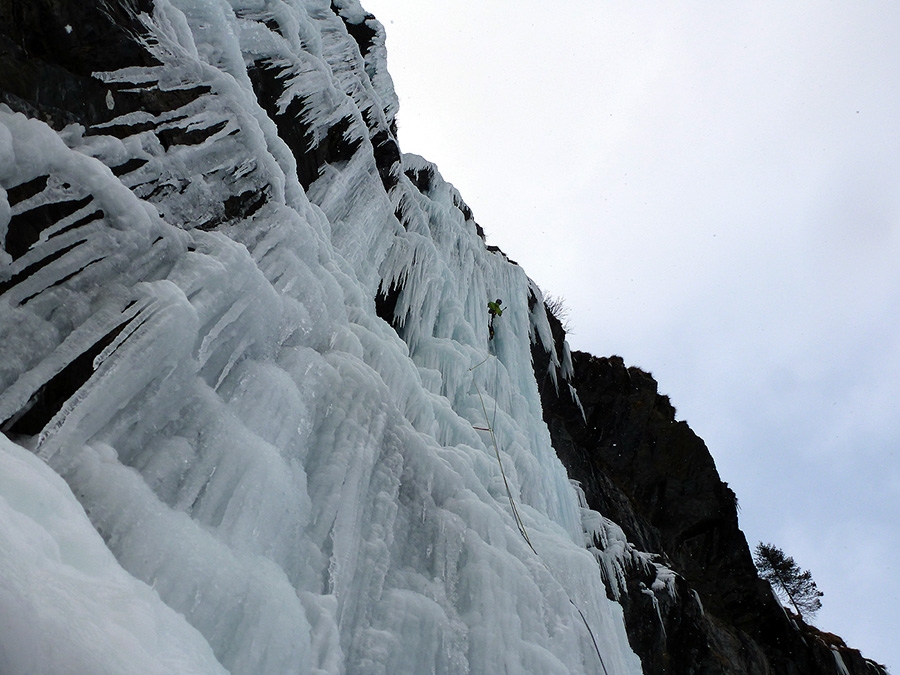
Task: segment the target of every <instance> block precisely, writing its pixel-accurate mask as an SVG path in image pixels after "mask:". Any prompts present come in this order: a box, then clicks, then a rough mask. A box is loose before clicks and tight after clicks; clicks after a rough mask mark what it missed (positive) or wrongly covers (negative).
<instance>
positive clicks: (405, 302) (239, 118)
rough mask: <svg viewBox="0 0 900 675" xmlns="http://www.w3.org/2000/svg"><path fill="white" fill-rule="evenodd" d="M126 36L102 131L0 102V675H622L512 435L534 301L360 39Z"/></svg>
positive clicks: (535, 423) (554, 488)
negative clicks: (482, 234) (128, 57)
mask: <svg viewBox="0 0 900 675" xmlns="http://www.w3.org/2000/svg"><path fill="white" fill-rule="evenodd" d="M140 20H141V22H142V23H143V26H144V28H145V31H144V38H143V39H144V40H145V48H146V49H147V50H148V51H149V53H150V54H151V55H152V57H153V60H154V63H153V64H151V65H145V66H129V67H126V68H119V69H117V68H115V67H112V66H111V67H110V68H109V69H108V70H106V71H104V72H98V73H96V74H95V79H97V80H99V81H101V82H102V83H103V85H104V86H105V87H106V88H107V93H106V98H105V101H106V104H107V106H108V108H109V111H110V114H109V118H108V119H106V120H104V121H101V122H98V123H96V124H93V125H88V126H84V125H79V124H72V125H69V126H67V127H66V128H64V129H62V130H61V131H55V130H53V129H52V128H51V127H49V126H47V125H46V124H45V123H44V122H41V121H38V120H36V119H28V118H26V116H24V115H22V114H20V113H14V112H12V111H11V110H10V109H9V108H7V107H5V106H0V188H2V189H0V240H2V241H4V242H5V245H4V249H3V251H2V252H0V256H2V264H3V267H2V269H0V292H2V298H0V332H2V335H0V423H2V428H3V431H4V433H5V434H6V435H7V436H8V437H9V438H10V439H12V440H14V441H16V442H17V443H18V444H19V445H21V446H24V447H25V448H27V449H28V450H31V451H32V453H33V454H29V453H28V452H25V451H24V450H22V449H21V448H19V447H16V446H14V445H12V444H11V443H9V442H8V441H7V440H6V439H0V462H2V469H0V566H2V569H3V574H0V672H3V673H13V674H14V673H20V672H38V671H40V672H75V671H78V672H92V673H122V672H135V673H138V672H140V673H147V672H160V673H162V672H166V673H179V672H184V673H189V672H190V673H195V672H209V673H215V672H222V671H223V668H224V669H226V670H228V671H230V672H232V673H235V674H237V673H247V674H251V673H252V674H255V675H262V674H265V673H271V674H273V675H275V674H277V675H283V674H284V673H329V674H338V673H390V674H393V673H425V672H434V673H448V674H449V673H460V674H461V673H502V672H510V673H513V672H515V673H596V672H600V670H601V666H600V664H599V662H598V655H597V651H596V650H595V644H594V641H596V647H597V648H599V652H600V654H602V659H603V662H604V666H605V668H606V669H607V672H609V673H611V674H612V673H638V672H640V663H639V662H638V659H637V657H635V656H634V654H633V653H632V652H631V650H630V649H629V647H628V644H627V640H626V637H625V633H624V626H623V623H622V619H621V611H620V608H619V607H618V606H617V605H615V604H614V603H611V602H609V601H608V600H607V599H606V597H605V592H604V587H603V583H602V581H601V574H600V570H599V568H598V565H597V562H596V561H595V559H594V558H593V556H592V555H591V553H590V552H588V551H587V550H586V549H585V547H584V541H583V537H584V535H583V530H582V522H581V509H580V508H579V504H578V498H577V495H576V492H575V490H574V489H573V488H572V486H571V485H570V483H569V481H568V480H567V477H566V475H565V471H564V470H563V468H562V466H561V465H560V463H559V462H558V460H557V458H556V456H555V454H554V452H553V450H552V448H551V446H550V438H549V434H548V432H547V430H546V427H545V425H544V424H543V422H542V418H541V409H540V399H539V396H538V391H537V387H536V384H535V381H534V376H533V374H532V369H531V351H530V349H531V344H532V342H533V341H540V343H541V344H542V345H544V346H545V348H546V349H548V350H553V349H554V347H553V343H552V339H551V337H550V330H549V327H548V325H547V320H546V316H545V315H544V314H543V311H542V309H540V308H541V307H542V303H541V302H540V291H539V290H538V289H537V288H536V287H535V286H534V285H533V284H532V283H531V282H530V280H529V279H528V278H527V277H526V275H525V273H524V272H523V271H522V270H521V269H520V268H519V267H518V266H516V265H514V264H511V263H510V262H509V261H507V260H506V259H505V257H503V256H502V255H499V254H496V253H492V252H490V251H488V250H487V248H486V247H485V246H484V242H483V241H482V239H481V238H479V236H478V234H477V232H476V226H475V224H474V221H472V219H471V214H470V213H469V212H468V209H467V207H465V205H464V204H463V202H462V200H461V199H460V197H459V195H458V194H457V193H456V191H455V190H454V189H453V188H452V187H451V186H450V185H448V184H447V183H445V182H444V181H443V180H442V179H441V177H440V175H439V174H438V173H437V170H436V169H435V168H434V167H433V166H432V165H429V164H428V163H427V162H425V161H424V160H422V159H421V158H418V157H415V156H409V155H407V156H402V157H401V155H400V154H399V151H398V150H397V147H396V141H395V138H394V133H393V117H394V115H395V113H396V108H397V103H396V98H395V95H394V93H393V89H392V85H391V82H390V78H389V77H388V75H387V71H386V69H385V53H384V40H383V29H382V28H381V26H380V25H379V24H378V23H377V22H375V21H374V19H372V18H371V17H370V16H367V15H366V14H365V13H364V12H363V10H362V9H361V8H360V7H359V6H358V4H356V2H355V0H342V1H338V0H335V2H333V3H331V4H330V5H329V4H328V3H326V2H323V1H321V0H231V2H230V3H229V2H226V1H225V0H156V2H155V5H154V10H153V13H152V15H147V14H145V15H142V16H141V17H140ZM71 28H72V30H73V31H74V32H75V33H76V34H77V31H78V30H79V27H78V26H73V27H71ZM387 295H390V296H391V315H390V316H388V317H387V321H385V320H383V318H381V317H379V315H378V312H377V311H376V298H379V302H381V301H383V298H384V296H387ZM496 297H500V298H502V299H503V301H504V304H505V305H506V307H507V309H506V311H505V312H504V314H503V316H502V318H501V319H498V320H497V321H496V324H495V328H496V337H495V339H494V340H492V341H491V340H489V339H488V314H487V311H486V309H487V308H486V302H487V300H488V299H492V298H496ZM536 307H537V308H538V309H536ZM382 313H383V312H382ZM561 361H563V362H564V361H565V356H564V355H558V356H557V355H556V354H555V353H554V354H553V355H552V358H551V363H553V364H559V363H560V362H561ZM485 429H490V430H492V432H493V433H490V432H487V431H485ZM492 438H493V439H495V440H496V448H495V447H494V441H493V440H492ZM498 455H499V457H500V458H501V459H502V462H503V469H504V470H505V474H506V478H507V479H508V484H509V487H510V491H511V494H512V497H513V498H514V499H515V501H516V505H517V507H518V510H519V513H520V514H521V516H522V519H523V522H524V525H525V527H527V530H528V534H529V537H530V539H531V542H532V543H533V544H534V547H535V549H536V550H537V553H538V554H539V555H535V553H534V552H533V551H532V550H531V548H530V547H529V545H528V544H527V543H526V541H525V540H524V539H523V538H522V536H521V535H520V533H519V530H518V529H517V527H516V524H515V522H514V519H513V514H512V512H511V509H510V502H509V495H508V494H507V489H506V487H505V485H506V483H505V481H504V477H503V475H502V473H501V469H500V465H499V463H498V461H497V456H498ZM38 458H40V460H43V463H42V462H41V461H39V459H38ZM44 463H46V464H47V465H49V467H50V468H52V470H53V471H55V472H56V474H59V476H61V477H62V478H63V479H64V480H65V482H66V483H67V484H68V487H66V486H65V485H64V484H63V483H62V482H61V481H59V480H58V479H57V476H56V475H54V474H53V473H52V472H50V471H49V470H48V469H47V466H45V464H44ZM73 495H74V496H73ZM76 498H77V502H76V501H75V499H76ZM79 504H80V505H79ZM87 518H89V521H90V524H91V525H92V526H93V527H90V526H89V525H88V520H87ZM98 533H99V534H98ZM101 537H102V542H101V539H100V538H101ZM103 543H105V545H106V547H108V550H109V551H111V552H112V554H113V555H114V557H115V558H114V559H113V558H112V557H110V556H109V555H108V553H107V549H106V548H104V546H103ZM123 570H124V571H123ZM126 572H127V574H126ZM573 605H574V607H573ZM576 608H577V609H576ZM173 610H174V611H173ZM582 616H583V617H584V620H582ZM586 626H589V627H590V630H591V631H592V632H593V636H592V635H591V634H590V632H588V629H587V628H586ZM73 664H74V665H73Z"/></svg>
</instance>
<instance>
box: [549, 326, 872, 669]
mask: <svg viewBox="0 0 900 675" xmlns="http://www.w3.org/2000/svg"><path fill="white" fill-rule="evenodd" d="M551 325H552V326H553V330H554V335H555V337H556V340H557V342H559V343H561V342H562V341H563V340H564V331H563V329H562V327H561V325H560V324H559V321H557V320H555V319H554V318H551ZM545 363H546V359H545V358H542V356H541V355H540V354H539V353H536V354H535V364H536V372H541V371H542V370H543V367H544V365H545ZM572 365H573V373H574V374H573V377H572V379H571V384H572V386H573V387H574V388H575V390H576V391H577V393H578V402H576V401H575V399H574V398H573V397H572V396H570V395H568V394H562V395H559V394H557V392H556V390H555V389H554V388H553V387H547V386H545V387H544V388H543V389H542V397H543V401H544V416H545V419H546V421H547V425H548V427H549V429H550V434H551V437H552V438H553V444H554V447H555V448H556V450H557V453H558V455H559V457H560V459H561V460H562V461H563V464H564V465H565V466H566V468H567V469H568V471H569V475H570V476H571V477H572V478H573V479H575V480H577V481H579V482H580V483H581V486H582V488H583V490H584V493H585V498H586V501H587V504H588V506H589V507H590V508H592V509H595V510H597V511H599V512H600V513H602V514H603V515H605V516H607V517H608V518H610V519H611V520H613V521H615V522H616V523H617V524H619V525H620V526H621V527H622V529H623V530H624V532H625V534H626V536H627V538H628V540H629V542H631V543H632V544H633V545H634V546H635V547H636V548H638V549H640V550H642V551H648V552H652V553H654V554H657V555H658V556H659V557H660V559H661V560H662V561H663V562H664V564H665V565H666V566H667V567H669V568H671V570H673V571H674V572H675V573H676V574H677V576H676V578H675V583H674V591H675V592H674V593H671V592H670V590H669V589H662V590H651V586H652V584H653V581H654V575H653V574H648V573H647V571H646V570H642V569H635V568H632V569H631V570H629V575H628V579H627V584H626V586H627V593H626V594H622V595H621V597H620V601H621V603H622V605H623V607H624V609H625V619H626V626H627V627H628V634H629V640H630V641H631V645H632V647H633V648H634V649H635V651H636V652H637V653H638V654H639V655H640V657H641V662H642V665H643V668H644V672H645V673H647V674H648V675H649V674H651V673H652V674H654V675H656V674H660V675H661V674H662V673H704V674H706V673H709V674H713V673H729V674H732V673H733V674H735V675H737V674H738V673H741V674H743V673H748V674H749V673H754V674H755V673H784V674H795V673H796V674H800V673H835V675H839V674H841V673H843V672H844V671H843V670H842V668H846V669H847V672H849V673H853V674H856V673H858V674H860V675H862V674H863V673H867V674H874V673H884V672H885V671H884V669H883V668H882V667H880V666H878V665H877V664H875V663H873V662H871V661H868V660H866V659H863V658H862V656H861V655H860V653H859V652H858V651H856V650H853V649H849V648H847V646H846V645H845V644H844V643H843V642H842V641H841V640H840V639H839V638H836V637H835V636H833V635H828V634H824V633H822V632H820V631H818V630H817V629H816V628H814V627H812V626H808V625H806V624H805V623H804V622H802V621H801V620H800V619H798V618H797V617H793V616H789V615H788V614H787V613H786V612H785V611H784V610H783V609H782V608H781V606H780V605H779V603H778V602H777V600H776V599H775V598H774V596H773V595H772V592H771V590H770V589H769V586H768V583H766V582H764V581H762V580H760V579H759V578H758V576H757V573H756V568H755V566H754V564H753V561H752V557H751V554H750V551H749V548H748V546H747V542H746V539H745V538H744V535H743V533H742V532H741V530H740V529H739V527H738V517H737V504H738V500H737V497H736V495H735V494H734V492H733V491H732V490H731V489H730V488H729V487H728V485H727V484H725V483H723V482H722V481H721V480H720V478H719V475H718V473H717V471H716V467H715V463H714V461H713V458H712V456H711V455H710V453H709V450H708V449H707V448H706V445H705V443H704V442H703V440H702V439H701V438H699V437H698V436H697V435H696V434H695V433H694V432H693V431H692V430H691V429H690V427H689V426H688V425H687V423H685V422H680V421H676V420H675V408H674V407H673V406H672V404H671V402H670V401H669V398H668V396H665V395H662V394H660V393H659V391H658V386H657V383H656V381H655V380H654V379H653V377H652V376H651V375H650V374H649V373H646V372H644V371H642V370H640V369H638V368H634V367H626V366H625V363H624V360H623V359H622V358H621V357H619V356H611V357H608V358H600V357H595V356H592V355H590V354H585V353H582V352H575V353H573V354H572ZM841 664H843V665H841Z"/></svg>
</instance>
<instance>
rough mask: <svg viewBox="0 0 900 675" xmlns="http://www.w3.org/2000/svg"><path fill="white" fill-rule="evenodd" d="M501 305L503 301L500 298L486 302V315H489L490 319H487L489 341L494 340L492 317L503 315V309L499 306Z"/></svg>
mask: <svg viewBox="0 0 900 675" xmlns="http://www.w3.org/2000/svg"><path fill="white" fill-rule="evenodd" d="M501 304H503V301H502V300H501V299H500V298H497V299H496V300H492V301H490V302H488V314H490V315H491V318H490V319H488V331H489V332H490V339H491V340H493V339H494V317H495V316H501V315H502V314H503V308H502V307H501V306H500V305H501Z"/></svg>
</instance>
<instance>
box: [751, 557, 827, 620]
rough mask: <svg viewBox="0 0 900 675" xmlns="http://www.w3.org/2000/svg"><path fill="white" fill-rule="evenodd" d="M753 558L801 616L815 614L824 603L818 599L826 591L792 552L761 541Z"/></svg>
mask: <svg viewBox="0 0 900 675" xmlns="http://www.w3.org/2000/svg"><path fill="white" fill-rule="evenodd" d="M753 562H754V563H756V569H757V570H759V576H760V577H762V578H763V579H765V580H766V581H768V582H769V583H770V584H772V588H773V589H774V590H775V594H776V595H777V596H778V597H779V598H780V599H781V601H782V602H784V601H785V600H786V601H787V602H790V604H791V605H793V606H794V609H795V610H797V614H798V615H799V616H800V618H801V619H804V620H805V618H806V617H807V616H810V617H812V616H813V615H814V614H815V613H816V612H818V611H819V609H821V607H822V601H821V600H819V598H821V597H822V596H823V595H824V593H822V592H821V591H820V590H819V589H818V588H817V587H816V582H815V581H813V579H812V574H811V573H810V571H809V570H801V569H800V566H799V565H797V563H795V562H794V559H793V558H791V557H790V556H786V555H785V554H784V551H782V550H781V549H780V548H778V547H777V546H775V545H773V544H763V543H762V542H760V543H759V544H758V545H757V546H756V551H755V552H754V555H753Z"/></svg>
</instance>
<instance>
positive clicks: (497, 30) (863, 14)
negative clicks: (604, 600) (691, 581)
mask: <svg viewBox="0 0 900 675" xmlns="http://www.w3.org/2000/svg"><path fill="white" fill-rule="evenodd" d="M362 1H363V5H364V6H365V7H366V9H368V10H369V11H371V12H373V13H374V14H375V15H376V16H377V17H378V18H379V19H380V20H381V21H382V23H384V24H385V27H386V29H387V34H388V65H389V69H390V72H391V74H392V76H393V78H394V82H395V87H396V89H397V92H398V94H399V96H400V114H399V116H398V125H399V141H400V146H401V148H402V149H403V151H404V152H414V153H416V154H420V155H423V156H424V157H426V158H428V159H430V160H431V161H433V162H435V163H436V164H437V165H438V167H439V169H440V170H441V173H442V174H443V176H444V177H445V178H446V179H447V180H449V181H450V182H451V183H453V184H454V185H455V186H456V187H457V188H459V190H460V192H461V193H462V196H463V198H464V199H465V200H466V202H467V203H468V204H469V206H470V207H471V208H472V209H473V211H474V213H475V218H476V220H478V222H479V223H480V224H481V225H482V226H483V227H484V229H485V230H486V232H487V236H488V242H489V243H491V244H495V245H497V246H500V248H502V249H503V250H504V251H505V252H506V253H507V254H508V255H509V256H510V257H511V258H512V259H514V260H516V261H518V262H519V263H520V264H522V266H523V267H524V268H525V270H526V272H527V273H528V274H529V276H530V277H532V278H533V279H534V280H535V281H536V282H537V283H538V285H539V286H541V288H543V289H544V291H545V293H551V294H554V295H560V296H563V297H564V298H565V300H566V304H567V305H568V306H569V307H570V311H571V313H570V320H571V323H572V326H573V331H574V334H572V335H570V338H569V341H570V344H572V346H573V348H576V349H581V350H585V351H589V352H591V353H594V354H597V355H609V354H613V353H616V354H620V355H622V356H623V357H624V358H625V361H626V363H628V364H631V365H638V366H640V367H642V368H644V369H645V370H649V371H651V372H652V373H653V374H654V376H655V377H656V379H657V380H658V381H659V383H660V390H661V391H662V392H663V393H667V394H669V395H670V396H671V398H672V402H673V404H674V405H675V406H676V408H677V409H678V417H679V419H684V420H686V421H687V422H688V423H689V424H690V425H691V427H692V428H693V429H694V430H695V431H696V432H697V433H698V434H699V435H700V436H701V437H702V438H704V440H705V441H706V443H707V445H708V446H709V448H710V450H711V452H712V454H713V457H714V458H715V460H716V463H717V465H718V467H719V471H720V473H721V475H722V478H723V480H725V481H727V482H728V483H729V484H730V485H731V486H732V487H733V488H734V489H735V491H736V492H737V494H738V497H739V499H740V504H741V509H742V510H741V527H742V529H743V530H744V533H745V534H746V535H747V539H748V542H749V543H750V545H751V547H752V546H754V545H755V544H756V542H758V541H760V540H763V541H768V542H772V543H774V544H776V545H778V546H780V547H781V548H783V549H784V550H785V551H786V552H787V553H788V554H789V555H792V556H793V557H794V558H795V559H796V560H797V562H798V563H799V564H800V566H801V567H803V568H804V569H809V570H810V571H811V572H812V574H813V578H814V579H815V580H816V581H817V583H818V585H819V588H820V590H822V591H824V592H825V596H824V598H823V609H822V610H821V611H820V613H819V615H818V617H817V620H816V624H817V625H818V626H820V627H821V628H822V629H824V630H827V631H831V632H835V633H837V634H839V635H841V636H842V637H844V638H845V639H846V640H847V642H848V644H850V645H851V646H854V647H857V648H860V649H861V650H862V651H863V654H864V655H865V656H867V657H869V658H872V659H875V660H876V661H879V662H882V663H885V664H886V665H888V666H889V667H891V669H892V671H893V672H894V673H898V674H900V647H898V644H897V643H898V640H897V625H898V621H897V618H896V616H895V614H896V612H895V605H896V604H897V603H898V600H900V579H898V577H900V562H898V560H900V508H898V500H900V404H898V402H900V40H898V39H897V29H898V27H900V4H898V3H896V2H893V1H881V2H878V1H870V0H865V1H862V2H855V1H854V2H850V1H845V2H803V1H797V0H794V2H791V3H783V2H775V1H769V0H760V1H757V2H753V3H748V2H746V3H730V2H729V3H710V2H705V1H704V2H680V3H666V2H661V1H656V2H641V3H627V2H616V3H613V2H606V1H603V0H561V1H560V2H556V3H547V2H538V1H537V0H516V2H512V0H489V1H488V2H484V1H481V2H475V1H470V0H458V1H457V2H454V3H447V2H437V0H362Z"/></svg>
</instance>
